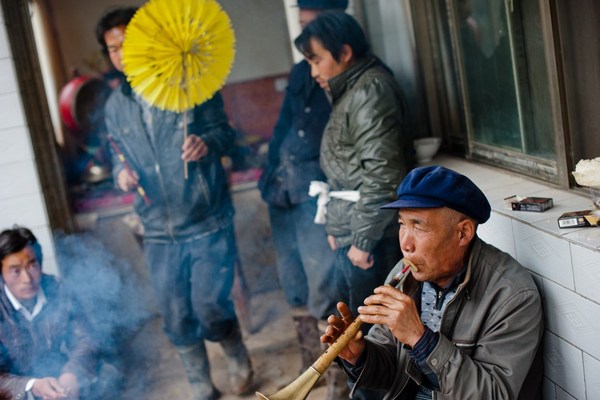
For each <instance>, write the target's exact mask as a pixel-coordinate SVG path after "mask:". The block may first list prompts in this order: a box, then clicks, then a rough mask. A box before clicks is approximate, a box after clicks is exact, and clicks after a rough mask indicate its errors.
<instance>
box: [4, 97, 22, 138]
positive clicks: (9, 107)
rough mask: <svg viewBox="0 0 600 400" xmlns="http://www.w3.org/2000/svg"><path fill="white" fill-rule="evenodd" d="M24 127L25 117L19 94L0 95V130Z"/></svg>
mask: <svg viewBox="0 0 600 400" xmlns="http://www.w3.org/2000/svg"><path fill="white" fill-rule="evenodd" d="M24 125H25V117H24V115H23V106H22V105H21V98H20V97H19V94H18V93H16V92H14V93H7V94H2V95H0V129H6V128H14V127H19V126H24Z"/></svg>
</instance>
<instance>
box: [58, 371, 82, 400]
mask: <svg viewBox="0 0 600 400" xmlns="http://www.w3.org/2000/svg"><path fill="white" fill-rule="evenodd" d="M58 383H60V384H61V385H62V387H64V388H65V390H66V391H67V393H68V397H67V398H68V399H69V400H79V383H78V382H77V377H76V376H75V375H74V374H72V373H70V372H65V373H64V374H62V375H61V376H59V377H58Z"/></svg>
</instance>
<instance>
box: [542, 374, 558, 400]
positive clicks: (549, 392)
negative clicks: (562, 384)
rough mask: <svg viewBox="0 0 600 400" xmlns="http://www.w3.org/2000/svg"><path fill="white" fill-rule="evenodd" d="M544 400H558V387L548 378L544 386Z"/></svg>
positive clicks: (545, 379)
mask: <svg viewBox="0 0 600 400" xmlns="http://www.w3.org/2000/svg"><path fill="white" fill-rule="evenodd" d="M542 399H543V400H556V385H555V384H554V383H553V382H552V381H551V380H550V379H548V378H544V382H543V386H542Z"/></svg>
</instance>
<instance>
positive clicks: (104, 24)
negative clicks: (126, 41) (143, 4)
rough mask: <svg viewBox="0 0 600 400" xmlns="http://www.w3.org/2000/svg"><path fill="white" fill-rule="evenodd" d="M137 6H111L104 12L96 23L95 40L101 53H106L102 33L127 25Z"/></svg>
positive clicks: (106, 49)
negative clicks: (111, 7)
mask: <svg viewBox="0 0 600 400" xmlns="http://www.w3.org/2000/svg"><path fill="white" fill-rule="evenodd" d="M136 11H137V7H122V8H113V9H110V10H108V11H107V12H105V13H104V15H103V16H102V18H100V21H98V24H97V25H96V40H98V43H100V46H102V53H104V54H105V55H107V54H108V47H106V41H105V40H104V34H105V33H106V32H108V31H110V30H111V29H112V28H116V27H117V26H127V24H129V21H131V19H132V18H133V16H134V15H135V12H136Z"/></svg>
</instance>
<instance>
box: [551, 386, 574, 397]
mask: <svg viewBox="0 0 600 400" xmlns="http://www.w3.org/2000/svg"><path fill="white" fill-rule="evenodd" d="M556 400H578V399H576V398H575V397H573V396H571V395H570V394H569V393H567V392H565V391H564V390H562V389H561V388H559V387H557V388H556Z"/></svg>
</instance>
